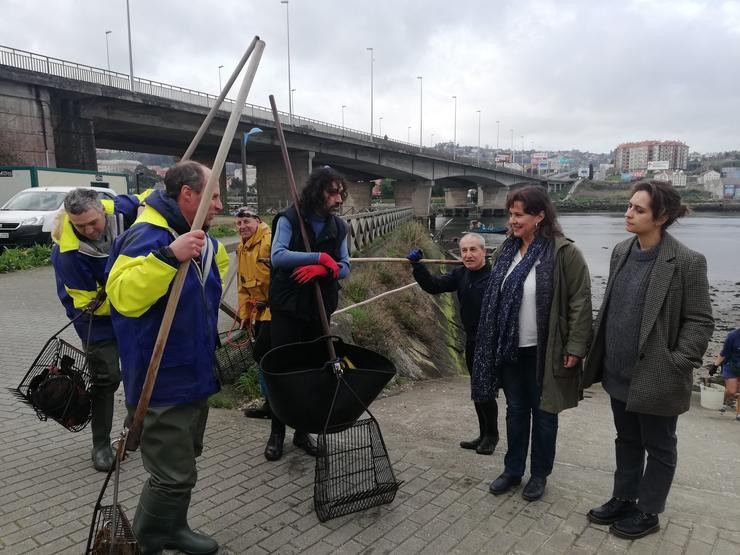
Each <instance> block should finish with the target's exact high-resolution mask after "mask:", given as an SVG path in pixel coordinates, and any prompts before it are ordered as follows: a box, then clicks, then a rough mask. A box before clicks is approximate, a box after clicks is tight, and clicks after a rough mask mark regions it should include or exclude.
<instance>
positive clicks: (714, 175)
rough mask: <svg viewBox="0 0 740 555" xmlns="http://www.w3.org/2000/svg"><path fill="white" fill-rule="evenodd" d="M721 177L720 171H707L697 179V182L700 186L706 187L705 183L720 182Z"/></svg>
mask: <svg viewBox="0 0 740 555" xmlns="http://www.w3.org/2000/svg"><path fill="white" fill-rule="evenodd" d="M720 177H721V176H720V173H719V172H718V171H714V170H707V171H705V172H701V173H700V174H699V177H697V178H696V182H697V183H699V184H700V185H704V184H705V183H711V182H712V181H719V178H720Z"/></svg>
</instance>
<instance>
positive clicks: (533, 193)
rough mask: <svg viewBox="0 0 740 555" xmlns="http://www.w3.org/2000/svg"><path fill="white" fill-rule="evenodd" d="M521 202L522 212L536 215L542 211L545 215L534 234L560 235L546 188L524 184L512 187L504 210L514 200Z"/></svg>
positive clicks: (555, 215)
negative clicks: (515, 187)
mask: <svg viewBox="0 0 740 555" xmlns="http://www.w3.org/2000/svg"><path fill="white" fill-rule="evenodd" d="M517 201H518V202H521V203H522V205H523V206H524V212H525V213H527V214H531V215H533V216H534V215H537V214H539V213H540V212H543V213H544V215H545V217H544V219H543V220H542V221H541V222H540V223H539V225H538V226H537V229H536V230H535V235H537V236H539V237H543V238H545V239H554V238H555V237H562V236H563V230H562V228H561V227H560V224H559V223H558V216H557V213H556V212H555V205H554V204H553V203H552V200H551V199H550V195H549V194H547V189H545V188H544V187H543V186H541V185H525V186H524V187H519V188H517V189H512V190H511V191H510V192H509V194H508V196H507V197H506V210H508V209H509V208H511V206H512V204H514V203H515V202H517Z"/></svg>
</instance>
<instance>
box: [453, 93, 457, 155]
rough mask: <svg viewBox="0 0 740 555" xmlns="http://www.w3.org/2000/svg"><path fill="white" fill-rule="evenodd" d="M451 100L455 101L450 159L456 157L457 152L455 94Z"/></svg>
mask: <svg viewBox="0 0 740 555" xmlns="http://www.w3.org/2000/svg"><path fill="white" fill-rule="evenodd" d="M452 100H454V101H455V116H454V120H453V124H452V159H453V160H455V159H456V153H457V96H453V97H452Z"/></svg>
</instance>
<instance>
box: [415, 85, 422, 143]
mask: <svg viewBox="0 0 740 555" xmlns="http://www.w3.org/2000/svg"><path fill="white" fill-rule="evenodd" d="M416 78H417V79H418V80H419V150H421V149H422V148H423V147H424V134H423V133H424V129H423V127H424V110H423V98H424V77H422V76H421V75H419V76H417V77H416Z"/></svg>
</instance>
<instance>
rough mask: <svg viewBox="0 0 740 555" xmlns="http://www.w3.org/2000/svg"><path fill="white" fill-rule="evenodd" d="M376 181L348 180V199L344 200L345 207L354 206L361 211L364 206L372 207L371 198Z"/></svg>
mask: <svg viewBox="0 0 740 555" xmlns="http://www.w3.org/2000/svg"><path fill="white" fill-rule="evenodd" d="M373 186H375V183H374V182H372V181H368V182H365V181H347V192H348V193H349V195H348V196H347V200H346V201H344V206H345V208H354V209H355V210H354V211H355V212H359V211H361V210H363V209H364V208H370V198H371V195H372V192H373Z"/></svg>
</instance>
